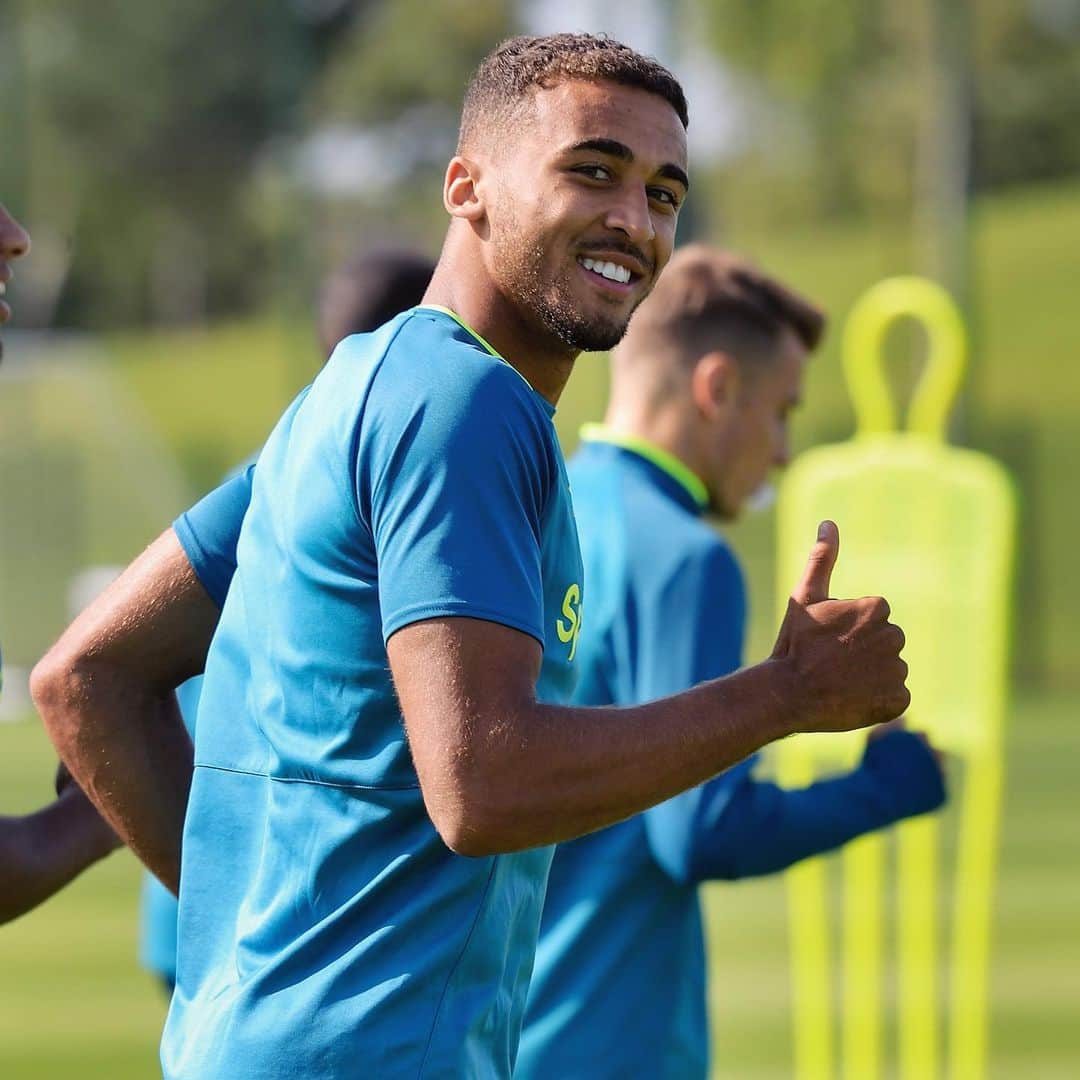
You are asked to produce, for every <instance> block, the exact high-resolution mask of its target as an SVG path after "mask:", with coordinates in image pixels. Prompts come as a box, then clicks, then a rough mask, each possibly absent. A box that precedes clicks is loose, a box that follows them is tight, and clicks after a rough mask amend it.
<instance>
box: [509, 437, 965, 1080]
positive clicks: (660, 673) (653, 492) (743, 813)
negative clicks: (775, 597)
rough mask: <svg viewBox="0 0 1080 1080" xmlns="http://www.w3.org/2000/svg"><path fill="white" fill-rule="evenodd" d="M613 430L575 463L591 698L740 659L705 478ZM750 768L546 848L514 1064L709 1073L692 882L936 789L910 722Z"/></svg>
mask: <svg viewBox="0 0 1080 1080" xmlns="http://www.w3.org/2000/svg"><path fill="white" fill-rule="evenodd" d="M613 437H614V436H611V435H610V434H608V433H606V432H605V431H604V430H602V429H599V430H598V429H593V431H592V433H591V438H587V440H586V441H585V442H584V443H583V445H582V448H581V450H580V451H579V452H578V454H577V455H576V457H575V458H574V459H573V461H572V462H571V464H570V470H569V471H570V478H571V482H572V484H573V488H574V505H575V509H576V513H577V519H578V529H579V535H580V539H581V548H582V556H583V559H584V562H585V575H586V578H587V579H588V582H589V614H588V625H587V626H586V629H585V633H584V634H583V635H582V638H581V645H580V648H579V654H578V661H579V663H580V665H581V671H580V677H579V682H578V691H577V693H576V695H575V700H576V702H577V703H578V704H585V705H604V704H618V705H629V704H635V703H640V702H644V701H648V700H650V699H654V698H658V697H663V696H666V695H669V694H672V693H677V692H679V691H681V690H685V689H687V688H688V687H690V686H693V685H694V684H696V683H698V682H701V681H703V680H705V679H710V678H716V677H719V676H721V675H725V674H728V673H729V672H731V671H734V670H735V669H736V668H738V667H739V666H740V664H741V663H742V648H743V633H744V622H745V618H746V597H745V590H744V586H743V578H742V574H741V572H740V569H739V566H738V564H737V563H736V561H735V558H734V556H733V555H732V553H731V551H730V549H729V548H728V547H727V546H726V544H725V543H724V542H723V540H722V539H721V538H720V537H719V536H718V535H717V534H716V532H715V531H714V530H713V529H712V528H711V527H710V526H709V525H708V524H706V523H705V522H704V521H703V520H701V513H702V509H703V506H702V503H703V501H704V490H703V487H702V485H701V484H700V481H697V480H696V478H687V477H686V476H685V473H686V470H685V467H684V466H681V463H677V462H675V461H674V460H673V459H670V460H669V459H666V455H664V454H663V453H662V452H660V453H658V452H657V451H656V449H655V448H651V447H648V446H645V445H644V444H637V445H638V449H637V450H635V449H631V448H629V447H627V446H618V445H614V444H613V443H612V442H609V441H605V440H608V439H611V438H613ZM658 462H659V464H658ZM688 484H689V485H690V486H688ZM694 486H696V487H698V488H701V491H700V493H698V492H696V491H693V490H692V487H694ZM695 495H698V497H695ZM753 764H754V762H753V759H750V760H747V761H745V762H743V763H742V764H740V765H737V766H736V767H734V768H733V769H730V770H728V772H726V773H724V774H723V775H721V776H719V777H717V778H716V779H714V780H712V781H710V782H708V783H706V784H703V785H701V786H700V787H697V788H694V789H692V790H690V791H688V792H685V793H684V794H682V795H680V796H677V797H676V798H674V799H672V800H670V801H669V802H666V803H662V804H661V805H659V806H656V807H654V808H653V809H651V810H648V811H646V812H645V813H643V814H639V815H638V816H636V817H633V818H630V819H629V820H627V821H624V822H622V823H620V824H618V825H615V826H613V827H611V828H608V829H604V830H602V831H600V832H597V833H593V834H591V835H590V836H586V837H583V838H581V839H579V840H575V841H573V842H571V843H568V844H560V845H559V846H558V848H557V849H556V853H555V858H554V861H553V864H552V868H551V875H550V878H549V882H548V895H547V900H546V902H545V906H544V915H543V921H542V924H541V933H540V942H539V946H538V949H537V954H536V965H535V969H534V973H533V981H532V986H531V988H530V993H529V1004H528V1009H527V1012H526V1021H525V1030H524V1032H523V1035H522V1041H521V1050H520V1054H519V1057H518V1067H517V1071H516V1073H515V1076H516V1077H519V1078H520V1077H524V1078H527V1080H541V1078H544V1080H547V1078H550V1077H556V1076H557V1077H560V1078H561V1080H567V1078H574V1077H589V1078H590V1080H594V1078H597V1077H612V1078H614V1077H619V1078H623V1077H638V1076H640V1077H649V1078H650V1080H658V1078H663V1077H672V1078H675V1077H678V1078H679V1080H686V1078H692V1077H701V1076H704V1075H705V1074H706V1072H707V1068H708V1025H707V1022H706V992H705V945H704V937H703V933H702V925H701V914H700V909H699V904H698V894H697V886H698V883H699V882H702V881H705V880H709V879H714V878H738V877H744V876H747V875H751V874H766V873H770V872H772V871H775V870H780V869H782V868H783V867H786V866H789V865H790V864H791V863H793V862H795V861H797V860H798V859H801V858H804V857H806V856H808V855H813V854H816V853H819V852H822V851H826V850H828V849H830V848H833V847H835V846H837V845H839V844H842V843H844V842H845V841H847V840H849V839H851V838H852V837H854V836H857V835H859V834H860V833H863V832H867V831H869V830H871V829H875V828H878V827H880V826H882V825H886V824H889V823H890V822H893V821H896V820H898V819H899V818H901V817H904V816H907V815H910V814H916V813H922V812H924V811H927V810H930V809H932V808H934V807H936V806H937V805H939V804H940V802H941V801H942V799H943V798H944V792H943V790H942V783H941V777H940V773H939V771H938V769H937V766H936V764H935V763H934V761H933V758H932V756H931V754H930V752H929V751H928V750H927V749H926V748H925V747H924V746H923V744H922V743H921V742H920V741H919V740H918V739H917V738H916V737H915V736H913V735H909V734H907V733H906V732H897V733H895V734H892V735H888V736H886V737H884V738H883V739H881V740H880V741H879V742H877V743H875V744H874V746H873V747H872V749H871V750H870V751H869V752H868V753H867V756H866V758H865V759H864V762H863V764H862V766H861V767H860V768H859V769H857V770H856V771H855V772H853V773H851V774H850V775H848V776H845V777H841V778H839V779H835V780H829V781H824V782H821V783H817V784H814V785H812V786H811V787H809V788H806V789H803V790H787V791H785V790H783V789H781V788H779V787H778V786H776V785H774V784H771V783H766V782H761V781H757V780H755V779H753V777H752V776H751V770H752V768H753ZM898 777H903V779H904V783H903V784H899V783H897V782H896V780H897V778H898Z"/></svg>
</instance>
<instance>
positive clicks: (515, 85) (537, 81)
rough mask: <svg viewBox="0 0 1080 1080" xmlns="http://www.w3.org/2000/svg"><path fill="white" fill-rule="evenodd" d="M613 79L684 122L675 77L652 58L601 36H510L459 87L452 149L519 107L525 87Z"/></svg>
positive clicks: (682, 102)
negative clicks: (659, 101)
mask: <svg viewBox="0 0 1080 1080" xmlns="http://www.w3.org/2000/svg"><path fill="white" fill-rule="evenodd" d="M570 80H582V81H585V82H613V83H617V84H619V85H620V86H630V87H634V88H636V89H638V90H646V91H648V92H649V93H651V94H656V95H657V96H658V97H662V98H663V99H664V100H665V101H667V102H668V103H669V104H670V105H671V107H672V108H673V109H674V110H675V112H676V113H677V114H678V117H679V119H680V120H681V121H682V125H683V127H684V128H685V127H687V126H688V125H689V123H690V120H689V114H688V112H687V107H686V95H685V94H684V93H683V88H682V86H680V85H679V80H678V79H676V78H675V76H674V75H672V74H671V72H670V71H668V69H667V68H666V67H664V66H663V65H662V64H661V63H659V62H658V61H656V60H654V59H653V58H652V57H649V56H643V55H642V54H641V53H638V52H635V51H634V50H633V49H631V48H630V47H629V46H627V45H623V44H622V43H621V42H618V41H615V40H614V39H613V38H610V37H608V36H607V35H605V34H598V35H594V34H551V35H549V36H547V37H528V36H521V37H513V38H509V39H507V40H506V41H504V42H503V43H502V44H501V45H499V46H498V47H497V48H496V49H495V50H494V51H492V52H490V53H488V55H487V56H486V57H485V58H484V59H483V60H482V61H481V63H480V66H479V67H478V68H477V69H476V73H475V74H474V75H473V77H472V79H471V81H470V82H469V86H468V89H467V90H466V91H465V102H464V105H463V106H462V110H461V129H460V132H459V137H458V148H459V149H464V148H466V147H467V146H469V145H472V144H473V143H474V141H475V140H476V138H477V137H478V135H479V133H480V132H482V131H489V130H491V128H492V127H493V122H494V123H495V124H498V123H499V122H500V121H504V120H505V119H506V117H507V114H508V113H511V112H513V111H514V110H516V109H519V108H520V107H521V105H522V104H523V103H524V102H525V100H526V99H527V97H528V95H529V93H530V91H532V90H534V89H543V88H549V87H552V86H556V85H558V84H559V83H561V82H566V81H570Z"/></svg>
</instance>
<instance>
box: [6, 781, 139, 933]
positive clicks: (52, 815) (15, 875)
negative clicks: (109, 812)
mask: <svg viewBox="0 0 1080 1080" xmlns="http://www.w3.org/2000/svg"><path fill="white" fill-rule="evenodd" d="M117 843H118V841H117V838H116V836H115V835H114V834H113V833H112V831H111V830H110V829H109V827H108V826H107V825H106V824H105V823H104V822H103V821H102V820H101V818H100V817H99V816H98V813H97V811H96V810H95V809H94V808H93V806H91V805H90V803H89V801H88V800H87V798H86V796H85V795H83V793H82V792H81V791H79V790H78V788H76V787H74V786H72V787H69V788H68V789H67V790H65V791H64V793H63V794H62V795H60V797H59V798H57V799H56V800H55V801H54V802H52V803H50V804H49V805H48V806H46V807H44V808H43V809H41V810H38V811H37V812H36V813H33V814H28V815H26V817H17V818H0V922H7V921H9V920H10V919H14V918H17V917H18V916H19V915H22V914H23V913H24V912H26V911H29V910H30V909H31V908H33V907H36V906H37V905H38V904H40V903H41V902H42V901H44V900H47V899H48V898H49V897H50V896H52V895H53V893H55V892H58V891H59V890H60V889H62V888H63V887H64V886H65V885H66V884H67V883H68V882H69V881H72V880H73V879H74V878H76V877H77V876H78V875H79V874H80V873H82V871H83V870H85V869H86V868H87V867H88V866H90V865H92V864H93V863H95V862H97V861H98V860H99V859H102V858H104V857H105V856H106V855H108V854H109V852H110V851H112V850H113V849H114V848H116V846H117Z"/></svg>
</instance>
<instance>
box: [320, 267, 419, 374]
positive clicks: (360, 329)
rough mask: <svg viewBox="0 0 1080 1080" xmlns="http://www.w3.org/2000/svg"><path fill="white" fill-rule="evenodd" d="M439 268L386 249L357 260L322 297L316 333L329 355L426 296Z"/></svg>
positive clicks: (332, 280)
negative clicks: (346, 339) (347, 339)
mask: <svg viewBox="0 0 1080 1080" xmlns="http://www.w3.org/2000/svg"><path fill="white" fill-rule="evenodd" d="M434 272H435V263H434V262H433V261H432V260H431V259H429V258H428V257H427V256H426V255H420V254H418V253H416V252H414V251H408V250H406V249H405V248H382V249H377V250H375V251H369V252H361V253H360V254H358V255H354V256H353V257H352V258H351V259H350V260H349V261H348V262H346V263H345V264H344V266H342V267H341V268H340V269H339V270H336V271H335V272H334V273H333V274H331V275H330V276H329V277H328V278H327V279H326V281H325V283H324V284H323V287H322V290H321V292H320V294H319V310H318V320H317V330H318V334H319V342H320V344H321V345H322V347H323V351H324V352H325V353H326V355H328V356H329V355H330V353H331V352H332V351H333V349H334V346H335V345H337V343H338V342H339V341H340V340H341V339H342V338H344V337H348V336H349V335H350V334H364V333H367V332H368V331H369V330H374V329H375V328H376V327H377V326H382V324H383V323H384V322H388V321H389V320H390V319H392V318H393V317H394V316H395V315H399V314H400V313H401V312H403V311H405V310H406V309H407V308H411V307H415V306H416V305H417V304H419V303H420V301H421V300H422V299H423V296H424V293H425V292H426V291H427V287H428V283H429V282H430V281H431V275H432V274H433V273H434Z"/></svg>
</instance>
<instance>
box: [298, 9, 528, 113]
mask: <svg viewBox="0 0 1080 1080" xmlns="http://www.w3.org/2000/svg"><path fill="white" fill-rule="evenodd" d="M514 7H515V5H514V4H513V2H512V0H442V2H440V3H431V0H381V2H377V3H374V4H372V5H371V6H370V8H369V9H368V10H367V12H366V13H365V16H364V18H362V19H359V20H357V21H356V22H354V24H353V26H352V29H351V32H350V33H349V35H348V38H347V40H346V41H345V42H344V43H343V44H342V46H341V47H340V48H339V49H338V50H337V52H336V55H335V57H334V58H333V60H332V62H331V63H330V64H329V65H328V67H327V70H326V72H325V75H324V77H323V79H322V80H321V83H320V87H319V94H318V100H319V106H320V112H321V115H322V116H323V118H324V119H325V120H329V121H337V122H361V123H379V124H383V123H386V122H387V121H390V120H393V119H394V118H395V117H397V116H399V115H400V114H401V113H403V112H405V111H407V110H408V109H410V108H415V107H418V106H430V105H443V106H446V107H447V108H450V109H452V110H453V112H454V114H455V115H456V113H457V110H458V107H459V106H460V104H461V98H462V95H463V94H464V92H465V85H466V83H467V82H468V80H469V77H470V75H471V74H472V72H473V69H474V68H475V67H476V65H477V64H478V63H479V62H480V60H482V59H483V57H484V56H485V55H486V54H487V53H488V52H489V51H490V50H491V48H492V47H493V46H494V45H495V44H496V43H497V42H499V41H500V40H501V39H502V38H505V37H508V36H509V35H510V34H512V33H514V27H515V19H514Z"/></svg>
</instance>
